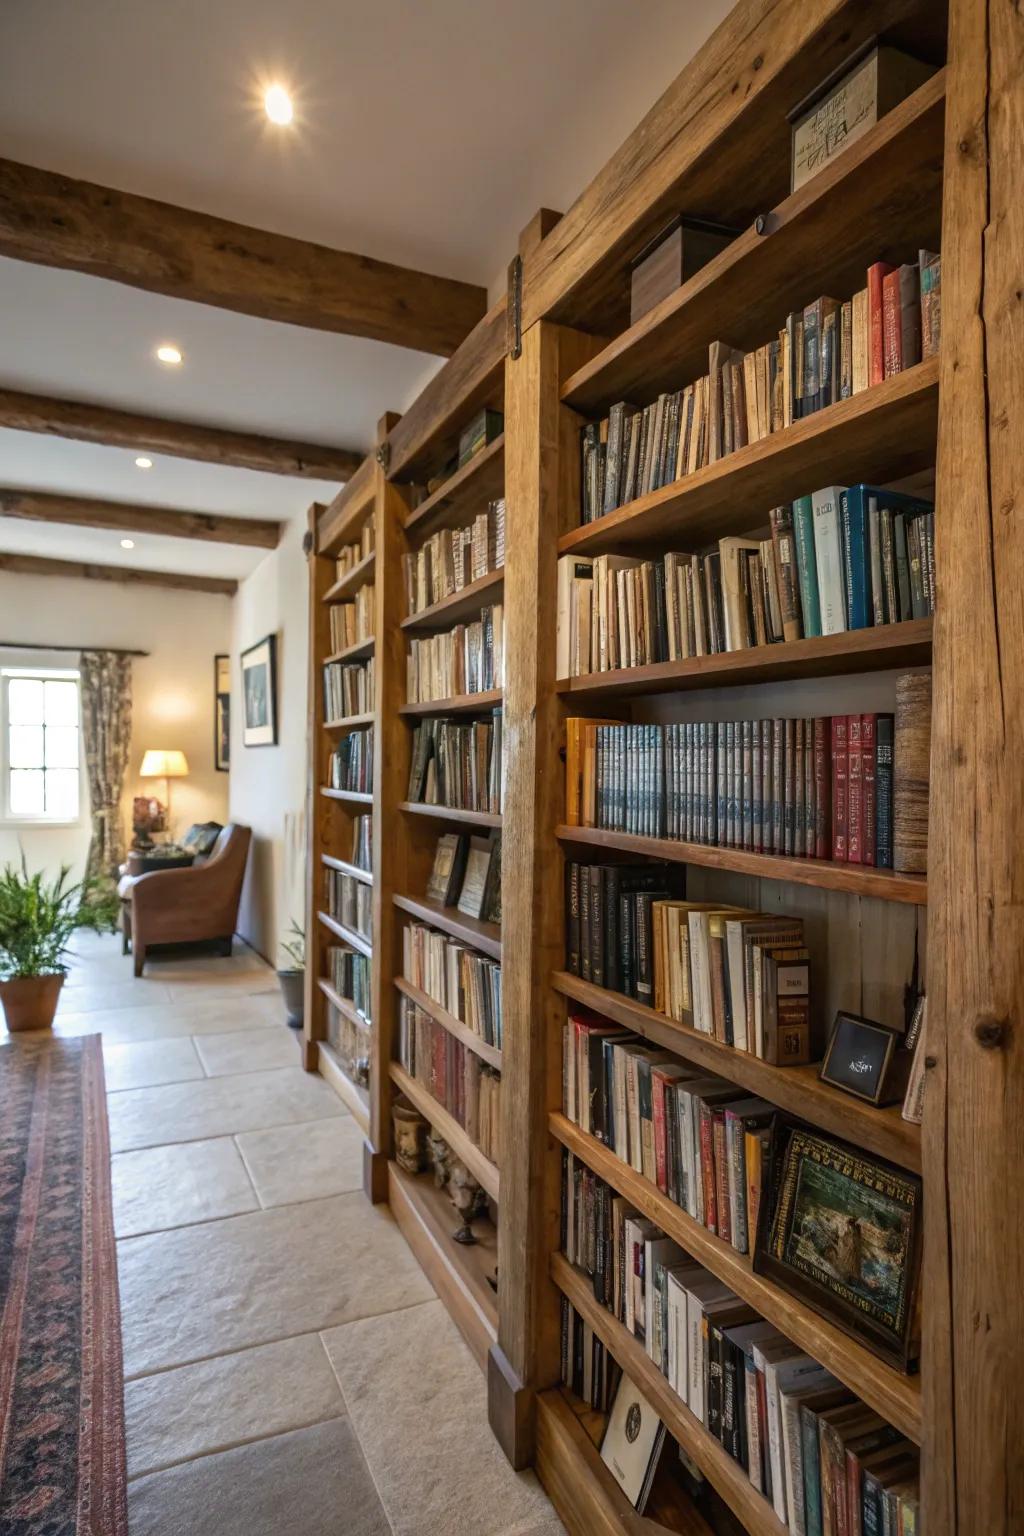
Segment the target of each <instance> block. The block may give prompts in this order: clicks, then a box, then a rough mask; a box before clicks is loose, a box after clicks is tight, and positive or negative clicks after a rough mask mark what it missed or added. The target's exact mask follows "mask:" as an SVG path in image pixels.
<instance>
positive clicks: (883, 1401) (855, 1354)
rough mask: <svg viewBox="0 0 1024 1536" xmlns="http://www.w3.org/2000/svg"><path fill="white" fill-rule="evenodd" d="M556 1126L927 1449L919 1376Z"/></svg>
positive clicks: (555, 1123) (602, 1172)
mask: <svg viewBox="0 0 1024 1536" xmlns="http://www.w3.org/2000/svg"><path fill="white" fill-rule="evenodd" d="M550 1127H551V1134H552V1135H553V1136H554V1137H555V1138H556V1140H558V1141H560V1142H561V1143H562V1145H563V1146H564V1147H567V1148H568V1149H569V1151H570V1152H572V1153H573V1154H574V1155H575V1156H577V1157H579V1158H580V1159H581V1160H582V1161H583V1162H585V1163H586V1164H587V1166H588V1167H590V1168H592V1169H593V1171H594V1172H595V1173H596V1174H598V1175H599V1176H600V1177H601V1178H602V1179H604V1180H605V1181H606V1182H607V1183H608V1184H610V1185H611V1186H612V1188H613V1189H616V1190H618V1192H619V1194H621V1195H624V1196H625V1198H626V1199H627V1200H629V1201H631V1202H632V1204H633V1205H635V1206H636V1208H637V1209H638V1210H640V1211H642V1212H643V1213H644V1214H645V1215H646V1216H648V1217H650V1219H651V1220H652V1221H655V1222H657V1224H658V1225H659V1226H660V1227H661V1229H662V1231H663V1232H664V1233H665V1234H666V1236H668V1237H671V1238H674V1240H675V1241H676V1242H677V1243H678V1244H679V1246H680V1247H681V1248H683V1249H684V1250H685V1251H686V1252H687V1253H689V1254H691V1255H692V1257H693V1258H695V1259H696V1260H697V1261H698V1262H699V1263H701V1264H704V1265H705V1266H706V1267H707V1268H708V1269H709V1270H710V1271H711V1272H712V1273H713V1274H715V1275H717V1276H718V1277H719V1278H720V1279H721V1280H724V1281H725V1283H726V1284H727V1285H729V1286H731V1287H732V1289H733V1290H734V1291H735V1292H736V1294H737V1296H742V1297H743V1299H744V1301H747V1302H749V1304H750V1305H751V1306H752V1307H753V1308H754V1309H755V1310H756V1311H757V1312H759V1313H760V1314H761V1316H762V1317H765V1318H767V1319H768V1321H769V1322H770V1323H773V1324H774V1325H775V1327H776V1328H778V1329H780V1330H781V1331H782V1332H783V1333H784V1334H785V1335H786V1337H787V1338H789V1339H792V1341H793V1343H794V1344H799V1345H800V1347H801V1349H805V1350H806V1351H807V1353H808V1354H810V1355H813V1357H814V1358H815V1359H816V1360H820V1361H821V1362H822V1363H823V1364H825V1365H827V1366H828V1368H829V1370H831V1371H834V1372H835V1374H836V1375H837V1376H838V1377H839V1379H840V1380H841V1381H842V1382H844V1383H845V1384H846V1385H847V1386H848V1387H849V1388H850V1389H851V1391H853V1392H856V1393H857V1395H858V1396H859V1397H861V1398H863V1400H864V1402H866V1403H868V1404H870V1406H871V1407H872V1408H874V1409H875V1410H876V1411H877V1412H878V1413H880V1414H882V1415H883V1416H884V1417H885V1418H886V1419H888V1420H889V1422H890V1423H891V1424H895V1426H896V1427H897V1429H899V1430H901V1431H902V1432H903V1434H905V1435H908V1436H909V1437H910V1438H911V1439H912V1440H915V1441H917V1442H918V1443H920V1440H921V1387H920V1378H919V1377H916V1376H903V1375H901V1374H900V1373H899V1372H898V1371H896V1370H894V1369H893V1367H892V1366H890V1365H887V1364H886V1363H885V1361H883V1360H880V1359H878V1357H877V1356H876V1355H874V1354H872V1353H871V1351H870V1350H869V1349H866V1348H865V1346H864V1345H863V1344H858V1343H857V1341H856V1340H855V1339H853V1338H851V1337H850V1336H849V1335H848V1334H846V1333H844V1332H843V1330H842V1329H841V1328H838V1327H836V1325H835V1324H834V1323H830V1322H828V1321H827V1320H826V1319H825V1318H823V1317H820V1316H819V1315H818V1314H817V1313H816V1312H813V1311H812V1310H811V1309H810V1307H808V1306H805V1305H804V1303H803V1302H801V1301H798V1300H797V1299H796V1297H795V1296H791V1295H789V1294H788V1292H786V1291H784V1290H782V1289H781V1288H780V1287H779V1286H778V1285H775V1284H773V1283H772V1282H771V1281H769V1280H766V1279H765V1278H764V1276H762V1275H755V1274H754V1272H753V1269H752V1268H751V1264H750V1258H749V1256H747V1255H744V1254H741V1253H738V1252H737V1251H736V1249H735V1248H734V1247H733V1246H732V1244H731V1243H725V1242H723V1241H722V1240H721V1239H720V1238H718V1237H715V1236H713V1235H712V1234H711V1233H710V1232H708V1231H707V1229H706V1228H705V1227H703V1226H702V1225H701V1224H700V1223H699V1222H697V1221H694V1220H693V1218H692V1217H691V1216H688V1215H687V1213H686V1212H685V1211H684V1210H681V1209H680V1207H679V1206H678V1205H675V1204H674V1203H673V1201H671V1200H669V1199H668V1197H667V1196H666V1195H663V1194H662V1192H661V1190H660V1189H658V1187H657V1185H655V1184H651V1183H650V1182H649V1181H648V1180H647V1179H645V1178H643V1177H642V1175H640V1174H638V1173H636V1172H635V1171H634V1169H633V1168H631V1167H630V1166H629V1165H628V1164H626V1163H623V1162H622V1161H621V1159H619V1158H618V1157H616V1156H615V1153H614V1152H612V1151H611V1149H610V1148H609V1147H606V1146H605V1145H604V1144H603V1143H602V1142H600V1141H597V1140H595V1139H594V1137H593V1136H588V1135H587V1134H586V1133H585V1132H583V1131H581V1130H580V1129H579V1127H578V1126H576V1125H574V1124H573V1123H572V1121H571V1120H569V1119H567V1118H566V1116H565V1115H561V1114H552V1116H551V1118H550Z"/></svg>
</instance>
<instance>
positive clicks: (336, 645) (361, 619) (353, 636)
mask: <svg viewBox="0 0 1024 1536" xmlns="http://www.w3.org/2000/svg"><path fill="white" fill-rule="evenodd" d="M328 612H329V614H330V621H331V650H332V651H335V652H336V651H344V650H347V648H348V647H349V646H350V645H358V644H359V642H360V641H361V640H369V639H370V637H371V636H372V634H373V582H372V581H371V582H367V584H366V586H365V587H360V588H359V591H358V592H357V593H356V595H355V597H353V598H351V599H350V600H349V601H348V602H345V603H332V604H331V605H330V608H329V610H328Z"/></svg>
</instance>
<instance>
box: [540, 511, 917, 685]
mask: <svg viewBox="0 0 1024 1536" xmlns="http://www.w3.org/2000/svg"><path fill="white" fill-rule="evenodd" d="M769 522H770V532H769V533H768V534H767V535H765V536H761V537H754V538H737V537H729V538H723V539H719V541H718V543H717V544H716V545H714V547H713V548H712V549H710V550H708V551H704V552H702V553H699V554H679V553H670V554H666V555H661V556H658V557H657V558H654V559H649V560H640V559H636V558H633V557H632V556H629V555H598V556H597V557H596V558H595V559H594V560H586V559H581V558H580V557H579V556H576V555H563V557H562V558H561V560H559V562H558V655H557V670H558V676H559V677H577V676H580V675H582V674H584V673H587V672H607V671H613V670H615V669H617V668H620V667H638V666H647V665H650V664H651V663H654V662H659V661H682V660H686V659H687V658H689V657H692V656H711V655H716V654H718V653H719V652H722V651H740V650H746V649H747V648H748V647H750V646H753V645H775V644H779V643H780V642H782V641H787V640H801V639H813V638H814V637H815V636H818V635H835V634H842V633H844V632H845V631H847V630H854V629H868V628H871V627H873V626H875V625H882V624H898V623H901V622H902V621H904V620H906V619H923V618H928V617H930V616H931V615H932V614H933V613H934V612H935V535H934V522H935V517H934V510H933V508H932V504H931V503H930V502H927V501H922V500H920V499H919V498H917V497H913V496H905V495H901V494H900V493H898V492H896V491H887V490H885V489H884V488H883V487H881V486H873V485H863V484H862V485H855V486H851V487H849V488H847V487H845V486H837V485H831V486H826V487H825V488H824V489H822V490H818V491H814V492H812V493H811V495H809V496H801V497H799V498H798V499H797V500H796V501H794V502H793V503H792V504H791V505H786V506H782V507H775V508H774V509H773V510H772V511H771V513H770V514H769Z"/></svg>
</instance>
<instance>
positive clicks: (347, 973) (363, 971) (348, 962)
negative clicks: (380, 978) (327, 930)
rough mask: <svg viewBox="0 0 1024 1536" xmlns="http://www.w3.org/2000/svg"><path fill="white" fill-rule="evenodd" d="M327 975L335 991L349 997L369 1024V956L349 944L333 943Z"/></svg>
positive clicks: (328, 959)
mask: <svg viewBox="0 0 1024 1536" xmlns="http://www.w3.org/2000/svg"><path fill="white" fill-rule="evenodd" d="M327 977H328V980H329V981H330V983H331V986H332V987H333V988H334V990H335V992H337V993H338V995H339V996H340V997H344V998H347V999H348V1001H349V1002H350V1003H352V1005H353V1007H354V1008H355V1009H356V1012H357V1013H360V1014H362V1016H363V1018H364V1019H365V1020H366V1022H367V1023H368V1024H369V1022H370V961H369V958H368V957H367V956H366V955H362V954H360V953H359V951H358V950H356V949H351V948H350V947H349V946H348V945H347V944H332V945H330V946H329V948H328V950H327Z"/></svg>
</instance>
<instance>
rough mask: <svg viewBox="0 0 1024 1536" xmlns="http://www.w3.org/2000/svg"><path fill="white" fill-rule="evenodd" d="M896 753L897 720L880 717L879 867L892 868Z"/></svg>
mask: <svg viewBox="0 0 1024 1536" xmlns="http://www.w3.org/2000/svg"><path fill="white" fill-rule="evenodd" d="M892 753H893V717H892V715H878V716H877V717H876V721H875V864H876V865H877V867H878V868H879V869H891V868H892Z"/></svg>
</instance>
